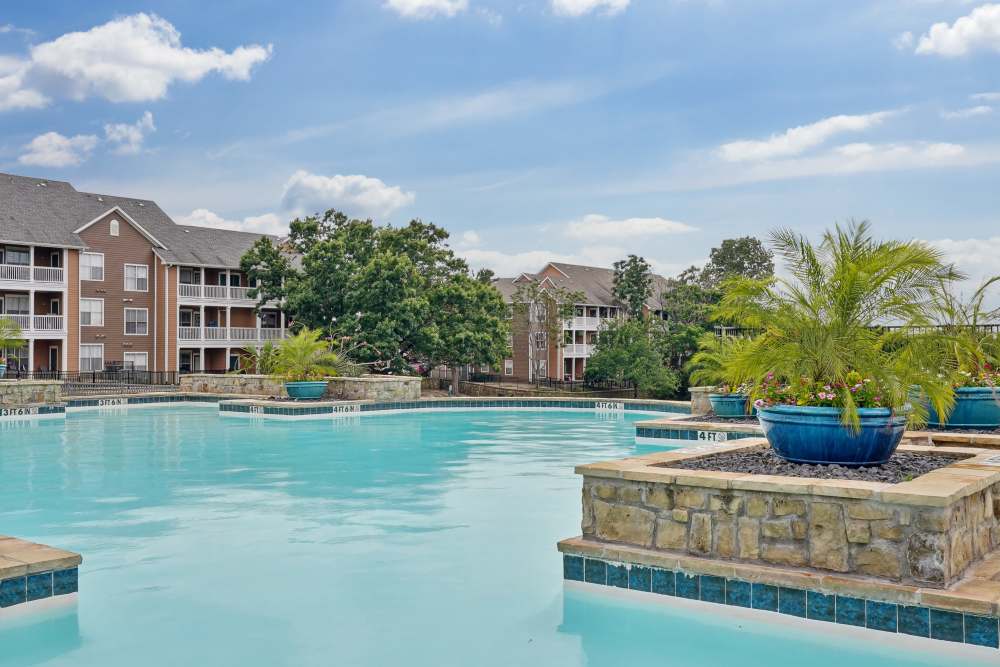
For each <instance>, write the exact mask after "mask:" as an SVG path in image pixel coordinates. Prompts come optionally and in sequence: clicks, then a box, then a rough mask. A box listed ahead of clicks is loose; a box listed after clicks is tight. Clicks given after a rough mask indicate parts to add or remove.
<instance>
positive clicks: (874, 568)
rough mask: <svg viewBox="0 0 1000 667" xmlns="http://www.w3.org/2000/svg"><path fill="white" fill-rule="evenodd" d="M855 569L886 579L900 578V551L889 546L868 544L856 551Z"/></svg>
mask: <svg viewBox="0 0 1000 667" xmlns="http://www.w3.org/2000/svg"><path fill="white" fill-rule="evenodd" d="M854 566H855V569H856V570H857V571H858V572H859V573H861V574H867V575H871V576H873V577H883V578H886V579H893V580H895V579H899V578H900V574H901V573H900V562H899V553H898V552H897V551H896V550H895V549H894V548H892V547H888V546H867V547H861V548H858V549H857V550H856V551H855V553H854Z"/></svg>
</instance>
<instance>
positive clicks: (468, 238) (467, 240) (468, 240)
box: [460, 229, 482, 247]
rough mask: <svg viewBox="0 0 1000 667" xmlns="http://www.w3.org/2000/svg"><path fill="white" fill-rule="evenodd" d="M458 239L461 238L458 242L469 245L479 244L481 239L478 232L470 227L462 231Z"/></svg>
mask: <svg viewBox="0 0 1000 667" xmlns="http://www.w3.org/2000/svg"><path fill="white" fill-rule="evenodd" d="M460 239H461V240H460V243H461V244H462V245H464V246H469V247H472V246H477V245H479V243H480V241H481V240H482V239H480V238H479V234H478V233H477V232H475V231H473V230H471V229H470V230H468V231H465V232H462V236H461V237H460Z"/></svg>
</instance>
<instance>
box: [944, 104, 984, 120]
mask: <svg viewBox="0 0 1000 667" xmlns="http://www.w3.org/2000/svg"><path fill="white" fill-rule="evenodd" d="M991 113H993V107H990V106H987V105H985V104H980V105H977V106H974V107H968V108H966V109H955V110H954V111H942V112H941V117H942V118H944V119H945V120H962V119H964V118H975V117H976V116H986V115H988V114H991Z"/></svg>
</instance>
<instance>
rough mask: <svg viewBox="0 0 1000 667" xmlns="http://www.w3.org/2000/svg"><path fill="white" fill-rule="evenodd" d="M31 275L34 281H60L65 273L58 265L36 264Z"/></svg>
mask: <svg viewBox="0 0 1000 667" xmlns="http://www.w3.org/2000/svg"><path fill="white" fill-rule="evenodd" d="M33 275H34V277H35V282H36V283H61V282H63V280H64V276H65V273H64V272H63V269H62V267H58V266H36V267H34V274H33Z"/></svg>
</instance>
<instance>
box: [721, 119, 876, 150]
mask: <svg viewBox="0 0 1000 667" xmlns="http://www.w3.org/2000/svg"><path fill="white" fill-rule="evenodd" d="M893 113H895V112H893V111H878V112H876V113H870V114H861V115H853V116H848V115H839V116H831V117H829V118H824V119H823V120H820V121H817V122H815V123H810V124H809V125H800V126H798V127H793V128H790V129H788V130H785V131H784V132H782V133H781V134H773V135H771V136H770V137H769V138H767V139H764V140H743V141H733V142H730V143H726V144H723V145H722V146H720V147H719V155H721V156H722V158H723V159H724V160H726V161H728V162H744V161H759V160H770V159H773V158H780V157H788V156H792V155H799V154H801V153H804V152H805V151H807V150H809V149H811V148H815V147H817V146H819V145H821V144H823V143H824V142H826V141H827V140H828V139H830V138H831V137H833V136H835V135H838V134H842V133H844V132H861V131H864V130H867V129H869V128H872V127H875V126H876V125H879V124H881V123H882V122H883V121H884V120H885V119H886V118H888V117H889V116H891V115H893Z"/></svg>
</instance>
